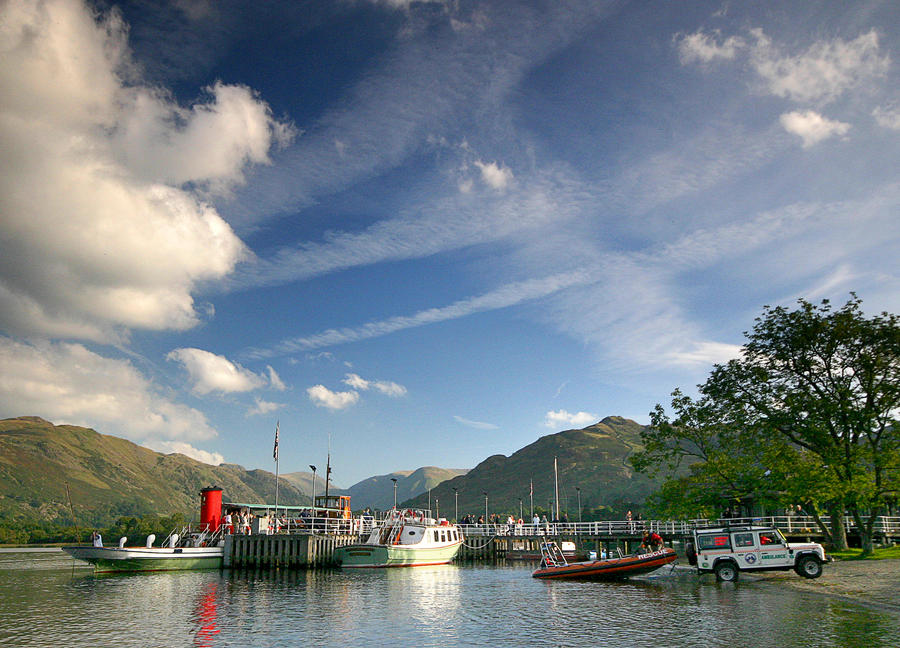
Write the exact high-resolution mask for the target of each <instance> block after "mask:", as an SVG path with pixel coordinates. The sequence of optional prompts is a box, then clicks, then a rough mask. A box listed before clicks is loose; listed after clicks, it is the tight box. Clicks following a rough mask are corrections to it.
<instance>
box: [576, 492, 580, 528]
mask: <svg viewBox="0 0 900 648" xmlns="http://www.w3.org/2000/svg"><path fill="white" fill-rule="evenodd" d="M575 492H576V493H578V521H579V522H581V488H579V487H578V486H576V487H575Z"/></svg>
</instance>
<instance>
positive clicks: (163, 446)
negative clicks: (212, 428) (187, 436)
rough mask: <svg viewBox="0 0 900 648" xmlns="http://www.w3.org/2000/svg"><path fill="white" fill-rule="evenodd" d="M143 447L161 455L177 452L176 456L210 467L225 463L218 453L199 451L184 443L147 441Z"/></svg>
mask: <svg viewBox="0 0 900 648" xmlns="http://www.w3.org/2000/svg"><path fill="white" fill-rule="evenodd" d="M144 446H146V447H147V448H150V449H151V450H156V451H157V452H162V453H163V454H172V453H173V452H177V453H178V454H183V455H184V456H186V457H190V458H191V459H196V460H197V461H199V462H201V463H205V464H209V465H211V466H218V465H219V464H222V463H225V457H223V456H222V455H221V454H220V453H218V452H207V451H206V450H200V449H199V448H195V447H194V446H192V445H191V444H190V443H185V442H184V441H149V442H147V443H145V444H144Z"/></svg>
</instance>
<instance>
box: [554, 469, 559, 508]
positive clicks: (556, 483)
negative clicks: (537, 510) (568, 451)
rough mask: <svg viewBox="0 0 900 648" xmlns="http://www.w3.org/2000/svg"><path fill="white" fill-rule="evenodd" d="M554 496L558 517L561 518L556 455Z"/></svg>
mask: <svg viewBox="0 0 900 648" xmlns="http://www.w3.org/2000/svg"><path fill="white" fill-rule="evenodd" d="M553 496H554V502H555V508H556V517H555V518H554V519H556V520H559V467H558V466H557V464H556V457H553Z"/></svg>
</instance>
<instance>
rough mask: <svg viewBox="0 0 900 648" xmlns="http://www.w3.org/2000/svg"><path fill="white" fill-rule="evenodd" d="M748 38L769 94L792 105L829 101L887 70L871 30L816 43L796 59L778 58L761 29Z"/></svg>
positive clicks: (791, 57) (753, 61) (888, 64)
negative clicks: (852, 36) (751, 37)
mask: <svg viewBox="0 0 900 648" xmlns="http://www.w3.org/2000/svg"><path fill="white" fill-rule="evenodd" d="M751 34H752V35H753V37H754V38H755V39H756V43H755V45H754V46H753V47H752V55H751V64H752V65H753V67H754V69H755V70H756V72H757V73H758V74H759V75H760V76H761V77H762V78H763V80H764V81H765V82H766V84H767V88H768V90H769V92H771V93H772V94H774V95H776V96H779V97H785V98H788V99H793V100H794V101H802V102H808V101H822V102H829V101H832V100H834V99H836V98H837V97H838V96H839V95H841V94H842V93H843V92H845V91H846V90H849V89H850V88H853V87H855V86H857V85H860V84H863V83H865V82H866V81H868V80H870V79H873V78H876V77H879V76H883V75H884V74H885V73H886V72H887V70H888V67H889V66H890V57H889V56H888V55H886V54H885V55H881V54H880V53H879V47H878V34H877V32H875V30H872V31H869V32H868V33H865V34H862V35H860V36H859V37H857V38H855V39H854V40H851V41H845V40H842V39H840V38H835V39H833V40H831V41H818V42H816V43H813V44H812V45H811V46H810V47H809V48H808V49H807V50H806V51H805V52H804V53H802V54H800V55H798V56H785V55H782V54H781V53H780V52H779V51H778V49H777V48H776V47H775V46H774V45H773V44H772V41H771V39H770V38H769V37H768V36H766V35H765V34H764V33H763V31H762V30H761V29H754V30H751Z"/></svg>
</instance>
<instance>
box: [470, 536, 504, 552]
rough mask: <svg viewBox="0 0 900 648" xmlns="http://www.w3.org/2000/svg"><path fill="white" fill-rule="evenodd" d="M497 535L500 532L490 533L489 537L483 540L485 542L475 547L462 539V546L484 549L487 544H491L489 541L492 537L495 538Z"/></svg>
mask: <svg viewBox="0 0 900 648" xmlns="http://www.w3.org/2000/svg"><path fill="white" fill-rule="evenodd" d="M498 535H500V534H499V533H495V534H494V535H492V536H491V537H490V538H488V539H487V540H486V541H485V543H484V544H483V545H480V546H478V547H476V546H474V545H470V544H468V543H467V542H465V541H463V546H464V547H465V548H466V549H475V550H476V551H477V550H478V549H484V548H485V547H487V546H488V545H489V544H491V541H492V540H493V539H494V538H496V537H497V536H498Z"/></svg>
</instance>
